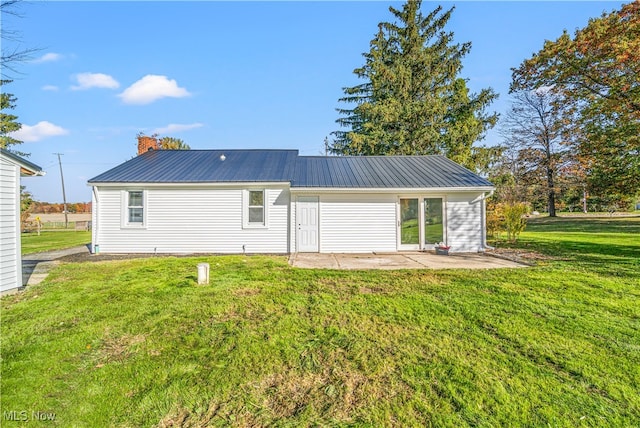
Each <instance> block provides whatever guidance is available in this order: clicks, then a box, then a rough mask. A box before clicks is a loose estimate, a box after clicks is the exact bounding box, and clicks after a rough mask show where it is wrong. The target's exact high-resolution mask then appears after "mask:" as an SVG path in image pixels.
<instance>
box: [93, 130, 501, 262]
mask: <svg viewBox="0 0 640 428" xmlns="http://www.w3.org/2000/svg"><path fill="white" fill-rule="evenodd" d="M149 138H150V137H141V139H140V140H139V144H138V148H139V155H138V156H137V157H135V158H133V159H131V160H129V161H127V162H125V163H123V164H121V165H118V166H116V167H115V168H113V169H111V170H109V171H107V172H105V173H103V174H100V175H98V176H97V177H94V178H92V179H91V180H89V185H90V186H92V187H93V207H94V209H93V219H92V220H93V225H94V228H93V251H94V252H102V253H194V252H199V253H294V252H322V253H332V252H335V253H338V252H345V253H363V252H395V251H403V250H430V249H433V248H434V245H435V244H436V243H439V242H444V243H446V244H447V245H449V246H450V247H451V250H450V251H451V252H477V251H482V250H483V249H484V248H485V198H486V197H487V195H488V194H489V192H492V191H493V189H494V187H493V185H492V184H491V183H490V182H488V181H487V180H485V179H484V178H482V177H479V176H478V175H476V174H474V173H472V172H471V171H469V170H467V169H465V168H463V167H462V166H460V165H458V164H456V163H455V162H452V161H451V160H449V159H447V158H445V157H443V156H355V157H346V156H345V157H328V156H300V155H299V154H298V151H297V150H154V147H157V146H155V144H154V142H153V139H151V140H149Z"/></svg>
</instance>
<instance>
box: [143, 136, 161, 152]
mask: <svg viewBox="0 0 640 428" xmlns="http://www.w3.org/2000/svg"><path fill="white" fill-rule="evenodd" d="M149 150H158V140H156V139H155V138H153V137H147V136H146V135H141V136H139V137H138V156H140V155H141V154H144V153H147V152H148V151H149Z"/></svg>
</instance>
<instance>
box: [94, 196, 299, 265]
mask: <svg viewBox="0 0 640 428" xmlns="http://www.w3.org/2000/svg"><path fill="white" fill-rule="evenodd" d="M127 190H128V189H126V188H113V187H98V188H97V196H96V197H95V199H97V201H95V200H94V203H96V206H97V208H96V209H95V210H94V213H95V214H94V216H95V217H94V220H95V221H96V222H97V225H96V229H95V237H94V245H95V244H98V245H99V246H100V252H101V253H154V252H157V253H197V252H202V253H242V252H243V251H244V252H247V253H287V252H289V234H288V232H289V231H288V221H289V219H288V215H289V190H288V188H282V187H280V188H267V189H265V192H264V198H265V199H264V202H265V220H266V219H267V218H268V227H265V226H263V227H259V228H248V229H247V228H244V224H243V214H244V213H243V210H244V209H245V207H246V205H244V204H243V202H244V201H243V199H245V198H244V197H243V192H246V190H247V189H242V188H233V187H228V188H227V187H225V188H220V187H215V188H213V187H212V188H207V187H187V186H184V187H183V186H172V187H153V188H147V189H144V193H145V199H144V211H145V214H144V216H145V227H144V228H127V227H122V216H123V215H124V214H125V212H126V210H123V206H122V204H123V198H122V196H121V195H122V193H123V192H124V193H126V191H127ZM135 190H138V189H135ZM267 212H268V215H267ZM243 246H244V248H243Z"/></svg>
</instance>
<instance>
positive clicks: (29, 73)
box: [2, 1, 623, 202]
mask: <svg viewBox="0 0 640 428" xmlns="http://www.w3.org/2000/svg"><path fill="white" fill-rule="evenodd" d="M437 4H442V5H443V6H444V7H445V8H448V7H451V6H453V5H455V6H456V10H455V11H454V13H453V16H452V18H451V20H450V21H449V25H448V27H447V29H448V30H449V31H453V32H454V34H455V40H456V42H466V41H471V42H472V44H473V46H472V49H471V53H470V54H469V55H468V56H467V57H465V59H464V62H463V64H464V69H463V71H462V77H465V78H467V79H469V83H468V85H469V87H470V88H471V89H472V91H479V90H480V89H482V88H485V87H488V86H490V87H492V88H493V89H494V90H495V91H496V92H498V93H499V94H500V98H499V100H498V101H497V102H495V103H494V104H493V105H492V110H495V111H497V112H498V113H504V112H505V111H506V110H507V108H508V105H509V104H508V87H509V83H510V78H511V71H510V68H511V67H517V66H518V65H519V64H520V63H521V62H522V61H523V60H524V59H526V58H528V57H530V56H531V54H532V53H534V52H536V51H538V50H539V49H540V48H541V47H542V45H543V43H544V40H545V39H555V38H557V37H558V36H559V35H560V34H561V33H562V30H563V29H567V30H568V31H570V32H572V33H573V31H574V30H575V29H577V28H582V27H584V26H585V25H586V23H587V22H588V19H589V18H590V17H597V16H599V15H600V14H601V13H602V12H603V11H607V12H609V11H611V10H614V9H619V8H620V6H621V5H622V4H623V3H621V2H595V1H594V2H498V1H495V2H481V1H477V2H471V1H469V2H443V3H436V2H424V3H423V5H422V11H423V13H425V14H426V13H428V12H429V11H431V10H432V9H433V8H435V7H436V6H437ZM390 5H393V6H395V7H397V8H400V7H401V6H402V3H401V2H385V1H379V2H378V1H376V2H339V1H336V2H233V3H231V2H158V1H155V2H33V3H28V4H25V5H23V6H22V13H23V15H24V17H23V18H21V19H15V18H11V19H4V20H3V22H2V25H3V26H4V27H5V28H13V29H16V30H19V31H20V32H21V33H22V42H21V43H22V46H24V47H36V48H40V49H41V50H40V51H38V52H37V53H36V54H35V55H34V59H33V60H32V61H30V62H28V63H25V64H22V65H20V72H21V74H20V75H14V77H15V79H14V82H13V83H11V84H10V85H7V86H5V88H4V90H5V91H7V92H10V93H13V94H14V95H15V96H16V97H17V98H18V100H17V108H16V109H15V112H14V113H15V114H17V115H18V117H19V121H20V122H21V123H22V124H23V130H22V131H20V133H19V135H18V137H19V138H21V139H23V140H24V141H25V143H24V144H22V145H21V147H20V148H19V150H21V151H24V152H28V153H31V157H30V158H29V159H30V160H31V161H32V162H34V163H36V164H38V165H40V166H42V167H43V168H44V169H45V170H46V172H47V175H46V176H45V177H38V178H27V179H25V180H24V184H26V186H27V189H28V190H30V191H31V192H32V193H33V195H34V196H35V198H36V199H37V200H40V201H48V202H61V201H62V190H61V187H60V173H59V171H58V164H57V158H56V157H55V156H54V155H53V153H63V154H64V155H63V156H62V162H63V168H64V175H65V184H66V193H67V200H68V201H69V202H81V201H85V202H86V201H90V200H91V193H90V188H89V187H87V185H86V181H87V180H88V179H89V178H91V177H94V176H96V175H98V174H100V173H102V172H104V171H106V170H107V169H110V168H112V167H114V166H116V165H118V164H120V163H122V162H124V161H126V160H128V159H131V158H132V157H133V156H134V155H135V153H136V138H135V137H136V134H137V133H138V132H140V131H142V132H145V133H147V134H152V133H155V132H158V133H160V134H161V135H163V136H171V137H177V138H181V139H183V140H184V141H185V142H186V143H187V144H189V145H190V146H191V148H192V149H209V148H215V149H231V148H289V149H299V150H300V153H301V154H305V155H315V154H320V153H322V152H323V147H324V145H323V141H324V138H325V137H327V136H329V135H330V133H331V132H332V131H334V130H336V129H338V127H337V124H336V123H335V120H336V119H337V118H338V115H337V113H336V111H335V109H336V108H337V107H340V105H339V103H338V101H337V100H338V98H339V97H340V96H341V95H342V90H341V88H342V87H344V86H352V85H354V84H357V83H358V80H357V79H356V77H355V76H354V75H353V73H352V72H353V69H354V68H356V67H359V66H360V65H362V64H363V58H362V53H363V52H366V51H368V49H369V41H370V40H371V39H372V38H373V35H374V33H375V32H376V30H377V24H378V23H379V22H381V21H388V20H391V19H392V18H391V14H390V13H389V11H388V7H389V6H390ZM6 47H7V45H5V48H6ZM499 141H500V140H499V136H498V134H497V132H495V131H492V132H490V133H489V134H488V135H487V138H486V139H485V140H484V141H483V142H482V144H490V145H491V144H496V143H498V142H499Z"/></svg>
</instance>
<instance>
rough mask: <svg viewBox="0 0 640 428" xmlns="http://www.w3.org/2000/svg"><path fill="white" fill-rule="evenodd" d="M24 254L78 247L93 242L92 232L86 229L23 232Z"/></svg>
mask: <svg viewBox="0 0 640 428" xmlns="http://www.w3.org/2000/svg"><path fill="white" fill-rule="evenodd" d="M21 239H22V254H23V255H24V254H32V253H39V252H41V251H51V250H62V249H65V248H71V247H77V246H79V245H84V244H88V243H89V242H91V232H85V231H78V232H76V231H74V230H73V231H72V230H65V231H55V232H47V231H45V232H40V236H38V234H37V233H35V232H33V233H23V234H22V237H21Z"/></svg>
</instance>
